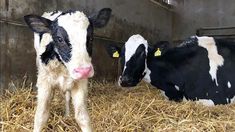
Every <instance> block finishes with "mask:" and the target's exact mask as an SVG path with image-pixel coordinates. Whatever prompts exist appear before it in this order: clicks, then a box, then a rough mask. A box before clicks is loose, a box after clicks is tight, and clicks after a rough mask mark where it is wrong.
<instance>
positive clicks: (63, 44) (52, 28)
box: [24, 8, 111, 79]
mask: <svg viewBox="0 0 235 132" xmlns="http://www.w3.org/2000/svg"><path fill="white" fill-rule="evenodd" d="M110 15H111V9H109V8H104V9H102V10H100V11H99V12H98V13H97V14H96V15H93V16H92V17H89V18H88V17H87V16H86V15H85V14H83V13H82V12H79V11H67V12H63V13H61V14H60V15H59V16H58V17H57V18H56V19H55V20H54V21H51V20H49V19H46V18H44V17H41V16H37V15H27V16H25V17H24V19H25V21H26V23H27V25H28V26H29V27H30V28H31V29H32V30H33V31H34V32H35V33H38V34H40V35H45V36H47V37H46V39H47V40H43V39H42V40H41V41H42V42H41V43H43V41H46V42H48V41H49V42H50V43H49V44H48V45H47V46H46V49H45V51H44V52H43V53H42V54H41V62H42V63H44V64H45V65H46V64H47V63H48V61H49V60H50V59H54V58H57V59H58V60H59V61H61V63H63V64H64V65H65V67H66V68H67V70H68V72H69V74H70V76H71V77H72V78H73V79H84V78H88V77H92V76H93V74H94V70H93V66H92V64H91V54H92V45H91V41H92V39H93V28H95V27H97V28H101V27H104V26H105V25H106V24H107V22H108V20H109V18H110Z"/></svg>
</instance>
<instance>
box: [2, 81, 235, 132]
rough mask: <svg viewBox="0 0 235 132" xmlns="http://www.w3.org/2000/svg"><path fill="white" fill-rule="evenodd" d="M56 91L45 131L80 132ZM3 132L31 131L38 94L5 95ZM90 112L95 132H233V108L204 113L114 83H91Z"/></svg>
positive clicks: (201, 109) (20, 91)
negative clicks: (66, 115) (66, 114)
mask: <svg viewBox="0 0 235 132" xmlns="http://www.w3.org/2000/svg"><path fill="white" fill-rule="evenodd" d="M60 96H63V94H61V93H60V92H58V91H56V94H55V96H54V99H53V102H52V109H51V112H50V118H49V121H48V123H47V125H46V127H45V129H44V131H49V132H52V131H53V132H54V131H56V132H63V131H67V132H75V131H80V129H79V127H78V126H77V124H76V123H75V120H74V118H73V112H71V115H70V117H63V115H64V111H65V109H64V100H63V98H61V97H60ZM0 101H1V110H0V118H1V120H0V131H3V132H27V131H32V127H33V118H34V113H35V105H36V92H35V91H33V90H32V88H31V86H24V87H23V88H18V89H17V90H14V91H6V92H5V94H4V95H3V96H1V97H0ZM88 109H89V112H90V116H91V119H92V125H93V127H94V129H95V131H99V132H114V131H118V132H125V131H137V132H139V131H144V132H149V131H167V132H171V131H178V132H184V131H187V132H188V131H193V132H201V131H210V132H214V131H218V132H223V131H226V132H233V131H235V105H224V106H215V107H205V106H202V105H197V104H195V103H194V102H183V103H175V102H171V101H165V100H164V98H163V97H162V96H161V94H160V92H159V91H158V90H156V89H154V88H152V87H149V85H146V84H144V83H142V84H141V85H140V86H138V87H137V88H135V89H129V90H124V89H121V88H119V87H117V86H115V85H114V84H111V83H98V82H94V81H93V82H91V83H90V87H89V99H88Z"/></svg>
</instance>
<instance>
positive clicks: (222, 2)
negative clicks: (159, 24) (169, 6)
mask: <svg viewBox="0 0 235 132" xmlns="http://www.w3.org/2000/svg"><path fill="white" fill-rule="evenodd" d="M234 7H235V1H234V0H176V3H175V13H174V18H173V40H174V41H177V40H182V39H185V38H187V37H189V36H191V35H195V34H196V30H197V29H198V28H201V27H221V26H222V27H223V26H233V27H234V26H235V8H234Z"/></svg>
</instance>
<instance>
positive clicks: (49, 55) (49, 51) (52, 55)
mask: <svg viewBox="0 0 235 132" xmlns="http://www.w3.org/2000/svg"><path fill="white" fill-rule="evenodd" d="M54 45H55V43H53V42H50V43H49V44H48V45H47V46H46V51H45V52H44V53H43V54H42V55H41V60H42V63H44V64H46V65H47V64H48V62H49V61H50V60H53V59H57V60H58V61H60V62H61V59H60V57H59V55H58V54H57V53H56V52H55V50H54Z"/></svg>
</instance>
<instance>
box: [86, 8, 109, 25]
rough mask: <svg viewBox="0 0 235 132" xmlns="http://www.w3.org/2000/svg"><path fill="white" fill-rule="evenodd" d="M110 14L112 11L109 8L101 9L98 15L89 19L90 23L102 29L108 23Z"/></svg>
mask: <svg viewBox="0 0 235 132" xmlns="http://www.w3.org/2000/svg"><path fill="white" fill-rule="evenodd" d="M111 12H112V10H111V9H110V8H103V9H101V10H100V11H99V13H97V14H95V15H92V16H91V17H89V18H90V21H91V22H92V24H93V26H94V27H96V28H102V27H104V26H105V25H106V24H107V23H108V21H109V19H110V16H111Z"/></svg>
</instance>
